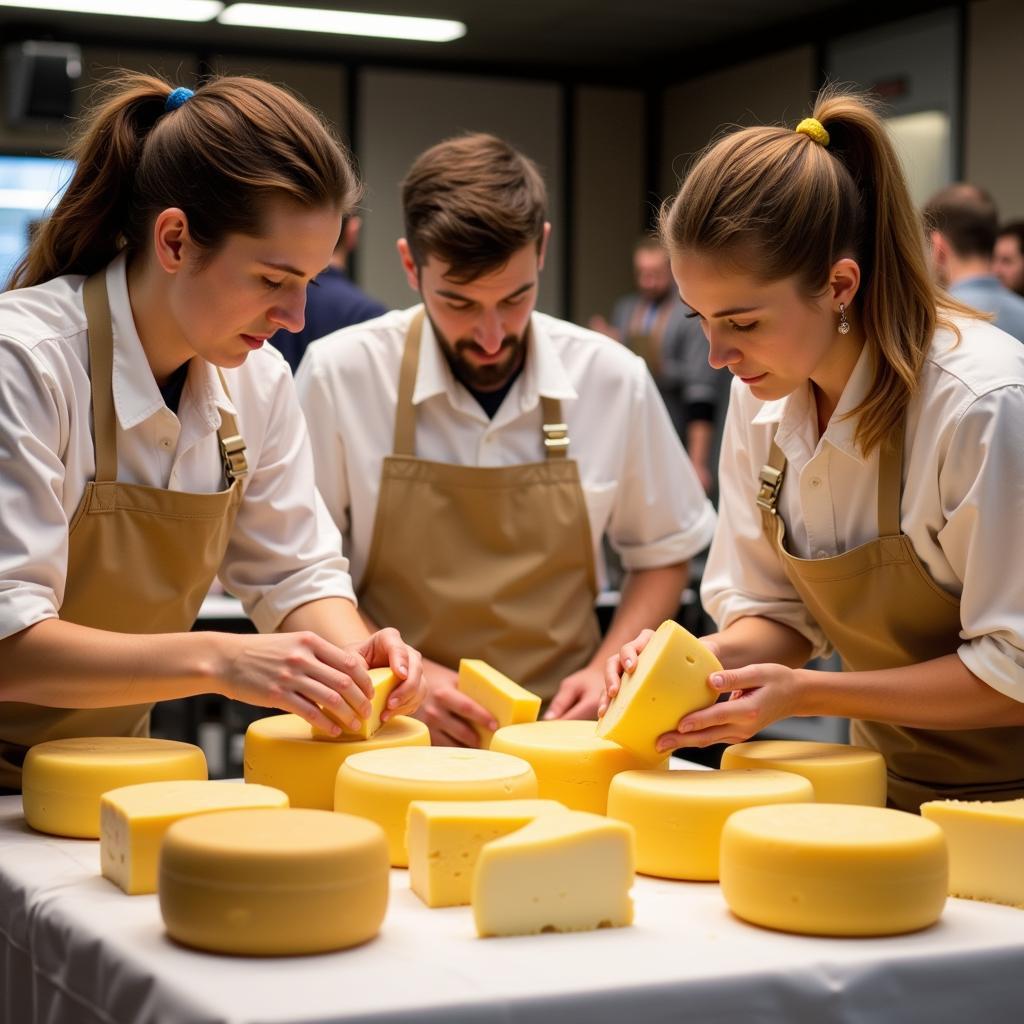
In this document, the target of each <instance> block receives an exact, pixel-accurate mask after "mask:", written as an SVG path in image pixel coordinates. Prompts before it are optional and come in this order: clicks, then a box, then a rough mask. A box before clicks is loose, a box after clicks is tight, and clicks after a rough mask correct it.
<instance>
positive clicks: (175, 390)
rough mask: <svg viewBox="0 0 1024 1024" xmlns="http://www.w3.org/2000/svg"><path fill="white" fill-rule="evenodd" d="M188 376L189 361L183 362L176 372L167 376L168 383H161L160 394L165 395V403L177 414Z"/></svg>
mask: <svg viewBox="0 0 1024 1024" xmlns="http://www.w3.org/2000/svg"><path fill="white" fill-rule="evenodd" d="M187 377H188V363H187V362H185V363H182V364H181V366H179V367H178V368H177V369H176V370H175V371H174V373H172V374H171V375H170V377H168V378H167V383H166V384H162V385H160V394H161V395H163V399H164V405H166V406H167V408H168V409H170V410H171V412H173V413H174V414H175V416H177V414H178V406H179V404H180V403H181V393H182V392H183V391H184V390H185V380H186V378H187Z"/></svg>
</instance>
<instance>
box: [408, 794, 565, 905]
mask: <svg viewBox="0 0 1024 1024" xmlns="http://www.w3.org/2000/svg"><path fill="white" fill-rule="evenodd" d="M559 811H563V812H564V811H565V807H564V806H563V805H562V804H560V803H556V802H555V801H554V800H414V801H413V802H412V803H411V804H409V821H408V827H407V830H406V847H407V849H408V851H409V885H410V887H411V888H412V891H413V892H414V893H416V895H417V896H419V898H420V899H421V900H423V902H424V903H426V905H427V906H428V907H455V906H459V905H461V904H468V903H469V902H470V897H471V895H472V886H473V869H474V868H475V867H476V860H477V856H478V855H479V853H480V848H481V847H482V846H483V845H484V843H489V842H490V841H491V840H492V839H498V838H499V837H501V836H505V835H508V833H509V832H514V831H515V830H516V829H518V828H522V827H523V826H524V825H526V824H528V823H529V822H531V821H533V819H534V818H537V817H539V816H540V815H541V814H552V813H554V814H557V813H558V812H559Z"/></svg>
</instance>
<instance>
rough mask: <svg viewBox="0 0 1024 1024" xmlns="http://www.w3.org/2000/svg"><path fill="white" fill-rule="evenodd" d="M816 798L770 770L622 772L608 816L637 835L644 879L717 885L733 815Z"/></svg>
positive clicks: (795, 780)
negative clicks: (720, 852)
mask: <svg viewBox="0 0 1024 1024" xmlns="http://www.w3.org/2000/svg"><path fill="white" fill-rule="evenodd" d="M813 799H814V788H813V787H812V786H811V784H810V783H809V782H808V781H807V780H806V779H805V778H803V777H801V776H799V775H793V774H791V773H789V772H777V771H772V770H770V769H749V770H747V769H739V770H738V771H719V772H706V771H679V772H659V771H643V772H622V773H621V774H619V775H616V776H615V778H614V779H612V784H611V788H610V789H609V791H608V817H609V818H618V819H619V820H620V821H626V822H629V824H630V825H632V826H633V828H634V829H635V830H636V869H637V871H639V872H641V873H642V874H645V875H657V876H659V877H660V878H685V879H689V880H691V881H697V882H703V881H717V879H718V847H719V842H720V840H721V837H722V826H724V825H725V822H726V819H727V818H728V817H729V815H730V814H732V813H733V811H738V810H740V809H741V808H743V807H753V806H756V805H757V804H777V803H802V802H809V801H811V800H813Z"/></svg>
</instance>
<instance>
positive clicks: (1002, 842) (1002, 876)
mask: <svg viewBox="0 0 1024 1024" xmlns="http://www.w3.org/2000/svg"><path fill="white" fill-rule="evenodd" d="M921 814H922V815H923V816H924V817H925V818H928V819H929V820H930V821H934V822H935V823H936V824H937V825H940V826H941V827H942V831H943V832H944V833H945V835H946V844H947V846H948V847H949V895H950V896H960V897H961V898H963V899H968V900H985V901H986V902H988V903H1006V904H1009V905H1010V906H1012V907H1021V908H1024V800H998V801H993V800H932V801H931V802H929V803H926V804H922V805H921Z"/></svg>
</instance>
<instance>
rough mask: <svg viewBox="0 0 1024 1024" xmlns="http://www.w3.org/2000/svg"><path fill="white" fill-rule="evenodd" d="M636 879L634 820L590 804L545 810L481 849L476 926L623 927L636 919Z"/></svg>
mask: <svg viewBox="0 0 1024 1024" xmlns="http://www.w3.org/2000/svg"><path fill="white" fill-rule="evenodd" d="M632 886H633V829H632V828H631V827H630V826H629V825H626V824H625V823H624V822H621V821H612V820H611V819H610V818H604V817H602V816H601V815H598V814H587V813H586V812H583V811H565V812H564V813H562V814H545V815H542V816H541V817H539V818H535V819H534V820H533V821H532V822H530V824H528V825H524V826H523V827H522V828H521V829H519V830H518V831H516V832H512V833H511V834H509V835H507V836H504V837H503V838H502V839H495V840H494V841H493V842H490V843H487V844H486V845H485V846H484V847H483V849H482V850H481V851H480V857H479V859H478V860H477V865H476V872H475V873H474V876H473V917H474V920H475V922H476V930H477V934H478V935H481V936H487V935H535V934H537V933H539V932H577V931H585V930H588V929H591V928H621V927H623V926H624V925H628V924H632V923H633V901H632V900H631V899H630V896H629V890H630V889H631V888H632Z"/></svg>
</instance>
